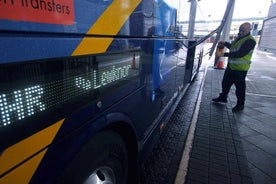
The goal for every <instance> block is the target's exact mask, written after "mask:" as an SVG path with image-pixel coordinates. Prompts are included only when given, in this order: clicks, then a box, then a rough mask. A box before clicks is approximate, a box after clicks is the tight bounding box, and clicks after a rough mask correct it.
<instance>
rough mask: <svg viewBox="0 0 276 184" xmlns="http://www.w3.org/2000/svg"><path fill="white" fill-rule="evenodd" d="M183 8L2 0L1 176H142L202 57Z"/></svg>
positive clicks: (96, 0)
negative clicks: (182, 19)
mask: <svg viewBox="0 0 276 184" xmlns="http://www.w3.org/2000/svg"><path fill="white" fill-rule="evenodd" d="M177 13H178V12H177V10H176V7H172V6H170V5H168V4H167V3H166V2H165V1H162V0H160V1H148V0H89V1H81V0H80V1H77V0H22V1H16V0H2V1H0V38H1V39H0V49H1V55H0V183H5V184H7V183H8V184H9V183H40V184H41V183H97V182H99V181H105V182H107V181H109V182H111V183H119V184H121V183H122V184H123V183H133V182H135V175H136V171H137V168H139V165H140V163H142V162H143V161H144V160H145V158H146V155H148V153H149V152H150V151H151V149H152V147H153V146H154V143H155V142H156V141H157V140H158V137H159V135H160V133H161V132H162V130H163V128H164V127H166V126H169V125H168V124H167V122H168V119H169V117H170V115H171V114H172V112H173V110H174V107H175V106H176V104H177V102H178V101H179V99H180V98H181V97H182V96H183V95H184V94H185V89H186V88H187V87H188V86H189V83H190V82H191V81H192V79H193V77H194V76H195V75H196V73H197V72H198V69H199V67H200V65H201V59H202V55H203V51H202V47H201V45H200V44H199V45H197V44H196V43H197V42H196V41H192V42H189V44H188V42H187V40H185V39H184V37H183V36H181V33H180V31H179V29H178V28H179V26H178V25H177V21H178V20H177ZM185 43H187V44H185ZM188 45H189V46H188ZM187 56H188V57H187ZM132 180H133V181H132Z"/></svg>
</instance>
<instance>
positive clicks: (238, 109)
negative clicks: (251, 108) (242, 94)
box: [232, 105, 244, 112]
mask: <svg viewBox="0 0 276 184" xmlns="http://www.w3.org/2000/svg"><path fill="white" fill-rule="evenodd" d="M243 109H244V105H236V106H235V107H234V108H233V109H232V111H233V112H238V111H241V110H243Z"/></svg>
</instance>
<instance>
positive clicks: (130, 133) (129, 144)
mask: <svg viewBox="0 0 276 184" xmlns="http://www.w3.org/2000/svg"><path fill="white" fill-rule="evenodd" d="M106 121H107V124H108V125H107V126H106V127H105V128H104V129H103V130H102V131H108V130H111V131H114V132H116V133H118V134H119V135H120V136H121V137H122V139H123V140H124V143H125V146H126V149H127V153H128V168H129V173H128V175H129V176H128V180H129V181H128V183H135V180H136V177H137V176H136V173H137V172H136V170H137V168H138V167H137V164H138V163H137V160H138V141H137V136H136V132H135V129H134V127H133V124H132V122H131V120H130V119H129V118H128V117H127V116H125V115H124V114H121V113H112V114H108V115H107V116H106Z"/></svg>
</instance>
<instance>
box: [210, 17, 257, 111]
mask: <svg viewBox="0 0 276 184" xmlns="http://www.w3.org/2000/svg"><path fill="white" fill-rule="evenodd" d="M250 31H251V24H250V23H249V22H245V23H243V24H241V25H240V27H239V34H238V37H237V38H236V39H235V40H234V41H233V42H232V43H229V42H224V41H220V42H219V43H218V44H219V46H221V45H223V46H225V47H227V48H228V49H229V50H230V51H229V52H228V53H223V52H218V53H216V56H218V57H228V64H227V67H226V69H225V72H224V76H223V80H222V92H221V93H220V95H219V97H218V98H214V99H213V102H223V103H226V102H227V96H228V93H229V91H230V88H231V86H232V85H233V84H234V85H235V87H236V96H237V104H236V106H235V107H234V108H233V109H232V111H233V112H236V111H241V110H243V109H244V102H245V90H246V84H245V77H246V75H247V72H248V70H249V68H250V64H251V57H252V54H253V50H254V48H255V45H256V41H255V39H254V38H253V37H252V36H251V34H250Z"/></svg>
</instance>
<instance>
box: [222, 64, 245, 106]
mask: <svg viewBox="0 0 276 184" xmlns="http://www.w3.org/2000/svg"><path fill="white" fill-rule="evenodd" d="M246 75H247V71H237V70H231V69H230V68H229V66H228V67H227V68H226V70H225V72H224V75H223V80H222V93H221V94H220V95H221V97H223V98H227V96H228V93H229V91H230V89H231V86H232V85H233V84H234V85H235V87H236V96H237V105H244V101H245V89H246V84H245V77H246Z"/></svg>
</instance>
